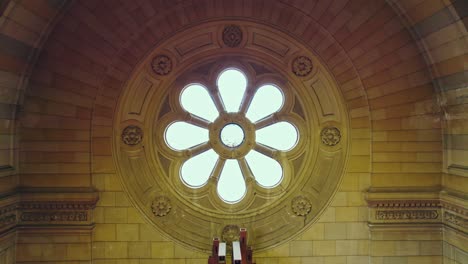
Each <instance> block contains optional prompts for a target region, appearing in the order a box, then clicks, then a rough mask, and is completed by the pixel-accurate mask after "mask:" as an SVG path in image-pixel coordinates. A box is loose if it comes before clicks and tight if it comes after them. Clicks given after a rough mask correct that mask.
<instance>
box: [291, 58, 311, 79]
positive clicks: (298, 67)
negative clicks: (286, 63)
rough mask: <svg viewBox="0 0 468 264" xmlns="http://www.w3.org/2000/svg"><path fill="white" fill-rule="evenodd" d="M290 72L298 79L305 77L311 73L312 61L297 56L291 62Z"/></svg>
mask: <svg viewBox="0 0 468 264" xmlns="http://www.w3.org/2000/svg"><path fill="white" fill-rule="evenodd" d="M292 71H293V73H294V74H295V75H296V76H298V77H305V76H307V75H309V73H310V72H311V71H312V60H310V59H309V58H308V57H306V56H299V57H297V58H295V59H294V60H293V63H292Z"/></svg>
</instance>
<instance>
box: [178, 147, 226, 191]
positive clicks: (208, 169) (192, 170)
mask: <svg viewBox="0 0 468 264" xmlns="http://www.w3.org/2000/svg"><path fill="white" fill-rule="evenodd" d="M218 158H219V156H218V154H216V152H215V151H214V150H212V149H210V150H207V151H205V152H203V153H201V154H198V155H196V156H194V157H192V158H190V159H189V160H187V161H186V162H184V164H183V165H182V168H181V170H180V175H181V177H182V180H183V181H184V182H185V183H186V184H187V185H189V186H190V187H194V188H197V187H201V186H203V185H205V184H206V182H207V181H208V179H209V178H210V175H211V173H212V171H213V169H214V167H215V165H216V161H217V160H218Z"/></svg>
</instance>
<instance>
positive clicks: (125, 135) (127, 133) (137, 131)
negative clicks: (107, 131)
mask: <svg viewBox="0 0 468 264" xmlns="http://www.w3.org/2000/svg"><path fill="white" fill-rule="evenodd" d="M142 140H143V130H141V128H139V127H137V126H127V127H126V128H125V129H124V130H123V131H122V141H123V142H124V143H125V144H127V145H129V146H135V145H138V144H139V143H140V142H141V141H142Z"/></svg>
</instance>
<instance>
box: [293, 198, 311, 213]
mask: <svg viewBox="0 0 468 264" xmlns="http://www.w3.org/2000/svg"><path fill="white" fill-rule="evenodd" d="M291 208H292V210H293V212H294V213H295V214H296V215H297V216H306V215H308V214H309V213H310V210H311V209H312V205H311V204H310V201H309V199H307V198H306V197H304V196H297V197H296V198H294V199H293V200H292V203H291Z"/></svg>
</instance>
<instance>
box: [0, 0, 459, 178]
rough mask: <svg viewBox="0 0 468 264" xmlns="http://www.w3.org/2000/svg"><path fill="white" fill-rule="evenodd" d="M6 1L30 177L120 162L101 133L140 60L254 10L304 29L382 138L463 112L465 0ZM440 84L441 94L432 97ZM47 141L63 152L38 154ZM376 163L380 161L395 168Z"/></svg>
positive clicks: (7, 130) (10, 126) (2, 49)
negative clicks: (175, 37)
mask: <svg viewBox="0 0 468 264" xmlns="http://www.w3.org/2000/svg"><path fill="white" fill-rule="evenodd" d="M1 7H2V8H1V9H0V10H1V11H2V21H1V25H0V30H1V35H0V36H1V39H0V56H1V58H2V59H1V60H0V69H1V73H0V74H1V76H0V80H1V82H0V85H1V91H2V93H1V94H2V96H1V99H2V102H1V103H2V105H1V113H2V117H1V118H2V120H3V124H4V125H3V126H2V131H3V134H5V135H7V136H10V137H11V135H14V134H15V130H16V128H15V125H14V122H13V120H15V119H17V115H16V113H18V112H20V113H21V118H20V119H21V125H22V141H23V143H22V146H21V150H22V154H21V156H20V160H21V162H22V165H21V172H22V174H23V175H24V177H23V180H22V184H24V185H27V186H28V185H39V186H40V185H41V182H47V181H39V180H38V179H39V177H49V176H50V175H54V176H50V177H54V179H55V178H56V176H57V175H65V174H67V173H73V174H74V175H75V176H76V177H74V179H75V182H73V183H70V182H69V179H68V180H67V181H66V182H65V180H64V181H63V182H61V180H56V181H55V184H57V185H58V186H61V185H64V186H68V185H70V184H71V185H76V186H85V185H89V184H90V178H89V174H90V173H91V172H111V171H113V168H112V161H111V159H110V157H109V156H110V143H109V142H108V140H107V139H105V138H106V137H109V136H111V135H112V132H111V131H110V126H111V120H112V118H113V109H114V107H115V104H116V100H117V98H118V96H119V94H120V89H121V87H122V85H123V84H124V83H125V81H126V80H127V78H128V76H129V74H130V73H131V71H132V69H133V68H134V66H135V65H136V64H137V63H138V62H139V61H140V60H141V59H142V58H143V56H144V55H145V54H147V53H148V52H149V51H150V50H151V49H152V48H154V47H155V45H157V44H158V43H159V42H160V41H161V40H163V39H164V38H166V37H168V36H170V35H171V34H173V33H174V32H177V31H178V30H181V29H182V28H186V27H189V26H190V25H191V24H199V23H203V22H204V21H208V20H219V19H223V18H230V19H240V20H244V19H245V20H255V21H257V22H260V23H264V24H267V25H271V26H273V27H275V28H277V29H279V30H282V31H284V32H288V33H289V34H290V35H292V36H293V37H295V38H297V39H300V40H301V41H302V42H304V43H305V44H306V45H308V46H309V47H310V48H311V49H313V50H314V51H315V52H316V53H317V54H320V56H321V58H322V60H323V61H324V62H325V63H326V64H327V66H328V67H329V69H330V70H331V72H332V73H333V74H334V77H335V78H336V80H337V81H338V83H339V84H340V86H341V88H342V92H343V95H344V97H345V98H346V99H347V100H348V108H349V109H350V113H351V117H352V118H353V121H352V124H351V125H352V127H353V128H355V129H362V132H363V133H366V132H365V131H367V133H368V135H367V138H369V137H370V133H369V131H370V130H369V129H370V128H371V127H372V130H371V131H372V132H373V133H374V141H375V139H376V138H378V136H384V135H385V136H388V133H387V131H392V130H411V131H412V132H411V133H413V132H414V133H415V134H414V135H419V134H421V133H429V134H431V133H430V132H428V130H432V129H436V132H433V133H434V134H437V133H438V134H440V131H439V132H437V131H438V129H440V128H441V126H442V122H441V120H440V119H438V118H439V116H438V114H437V113H439V112H449V113H451V112H453V115H454V116H456V117H458V119H460V120H465V119H466V116H465V115H466V114H463V113H466V112H467V111H466V102H467V99H466V89H465V88H466V86H467V82H468V81H467V78H466V69H465V67H466V66H465V64H466V59H467V48H466V47H467V46H466V43H467V40H466V36H467V31H466V21H467V18H466V16H467V11H466V10H467V8H466V3H465V2H464V1H461V0H458V1H452V2H448V1H442V0H425V1H424V0H415V1H396V0H395V1H384V0H378V1H370V0H369V1H367V0H349V1H348V0H335V1H325V0H323V1H307V0H295V1H293V0H291V1H266V0H253V1H247V0H246V1H210V0H205V1H149V0H140V1H120V2H119V3H118V4H116V2H115V1H92V0H87V1H52V0H50V1H47V0H41V1H26V0H24V1H3V2H2V3H1ZM439 92H441V93H440V94H439ZM435 95H442V96H439V97H437V98H439V100H438V101H437V102H436V103H434V102H435V100H434V98H436V96H435ZM448 116H450V115H448ZM416 123H417V125H415V124H416ZM419 130H420V131H419ZM375 133H377V134H375ZM411 133H410V134H411ZM418 133H419V134H418ZM412 135H413V134H411V135H409V136H410V137H411V136H412ZM431 136H433V137H436V136H434V135H432V134H431ZM92 137H94V139H93V140H91V138H92ZM6 141H8V142H10V143H8V144H9V145H8V144H7V145H8V147H6V148H5V149H7V151H6V152H5V151H4V152H5V153H4V154H5V155H7V156H8V158H5V159H4V162H3V163H8V162H10V164H11V165H14V162H12V160H14V156H15V155H13V154H11V152H14V151H15V149H16V148H17V146H16V145H15V144H14V140H11V139H10V140H6ZM91 141H92V142H93V143H92V144H90V142H91ZM435 141H437V140H435ZM11 142H13V143H11ZM58 142H59V143H58ZM435 144H437V143H435ZM44 146H45V147H46V148H52V149H55V150H56V151H57V153H55V154H54V153H48V154H46V155H45V156H43V157H37V156H33V155H32V154H31V153H33V152H35V151H37V150H38V149H40V148H42V147H44ZM439 148H441V147H440V146H439ZM8 151H9V152H8ZM65 152H66V155H65V156H64V155H60V154H59V153H61V154H63V153H65ZM358 152H359V151H358ZM360 154H361V156H366V155H368V151H365V150H362V151H360ZM5 155H4V156H5ZM91 156H92V157H93V159H91ZM90 160H92V161H91V162H90ZM44 161H47V162H48V163H50V164H44ZM63 161H70V162H69V163H66V164H63ZM38 164H41V165H39V166H38ZM379 166H380V164H375V166H374V167H373V169H374V172H376V173H377V174H378V173H380V172H383V173H384V174H385V172H388V171H387V169H385V168H380V167H379ZM13 167H14V166H13ZM438 170H439V171H440V168H439V169H435V168H434V169H433V170H429V172H434V173H435V172H437V171H438ZM46 174H47V175H49V176H47V175H46ZM433 181H436V180H433ZM434 184H435V182H434ZM383 185H385V184H384V183H383Z"/></svg>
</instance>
